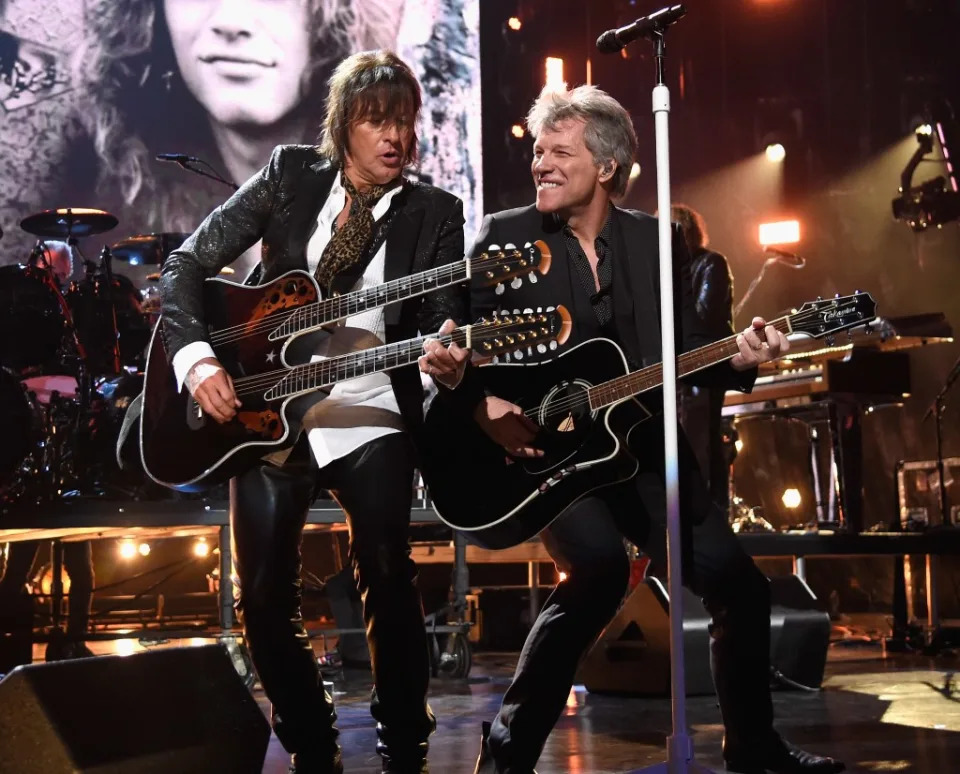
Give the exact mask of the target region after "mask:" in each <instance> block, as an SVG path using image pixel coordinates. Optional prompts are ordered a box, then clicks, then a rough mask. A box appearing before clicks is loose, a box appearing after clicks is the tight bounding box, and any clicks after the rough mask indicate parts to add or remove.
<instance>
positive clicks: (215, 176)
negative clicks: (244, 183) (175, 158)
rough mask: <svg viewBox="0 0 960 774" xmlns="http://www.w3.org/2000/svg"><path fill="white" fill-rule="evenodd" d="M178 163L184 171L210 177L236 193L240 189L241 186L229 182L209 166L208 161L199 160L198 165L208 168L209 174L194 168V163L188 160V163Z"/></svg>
mask: <svg viewBox="0 0 960 774" xmlns="http://www.w3.org/2000/svg"><path fill="white" fill-rule="evenodd" d="M177 163H178V165H179V166H181V167H182V168H183V169H186V170H189V171H190V172H193V173H195V174H197V175H200V176H201V177H209V178H210V179H211V180H216V181H217V182H218V183H223V184H224V185H225V186H227V187H228V188H232V189H233V190H234V191H236V190H237V189H239V188H240V186H238V185H237V184H236V183H232V182H230V181H229V180H227V179H226V178H225V177H224V176H223V175H221V174H220V173H219V172H217V170H215V169H214V168H213V167H212V166H210V165H209V164H208V163H207V162H206V161H204V160H203V159H197V163H199V164H203V165H204V166H205V167H207V169H209V170H210V171H209V172H207V171H206V170H203V169H199V168H197V167H194V166H192V163H193V162H192V161H190V160H188V161H179V162H177Z"/></svg>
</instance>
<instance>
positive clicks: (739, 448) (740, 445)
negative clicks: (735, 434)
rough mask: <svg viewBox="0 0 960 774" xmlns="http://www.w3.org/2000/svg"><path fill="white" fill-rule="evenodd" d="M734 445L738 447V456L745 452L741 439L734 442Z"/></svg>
mask: <svg viewBox="0 0 960 774" xmlns="http://www.w3.org/2000/svg"><path fill="white" fill-rule="evenodd" d="M733 445H734V447H736V449H737V453H738V454H739V453H740V452H742V451H743V441H742V440H741V439H739V438H738V439H737V440H736V441H734V442H733Z"/></svg>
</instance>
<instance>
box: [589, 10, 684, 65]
mask: <svg viewBox="0 0 960 774" xmlns="http://www.w3.org/2000/svg"><path fill="white" fill-rule="evenodd" d="M686 13H687V9H686V8H684V7H683V6H682V5H670V6H667V7H666V8H661V9H660V10H659V11H655V12H654V13H652V14H650V15H649V16H641V17H640V18H639V19H637V20H636V21H635V22H633V23H632V24H628V25H627V26H625V27H620V28H619V29H615V30H607V31H606V32H604V33H603V34H602V35H601V36H600V37H599V38H597V50H598V51H600V53H602V54H616V53H617V52H618V51H619V50H620V49H621V48H623V47H624V46H626V45H627V44H628V43H630V42H631V41H634V40H636V39H637V38H645V37H648V36H649V35H651V34H653V33H657V32H663V31H664V30H665V29H666V28H667V27H669V26H670V25H671V24H673V23H674V22H676V21H679V20H680V19H681V18H683V17H684V16H685V15H686Z"/></svg>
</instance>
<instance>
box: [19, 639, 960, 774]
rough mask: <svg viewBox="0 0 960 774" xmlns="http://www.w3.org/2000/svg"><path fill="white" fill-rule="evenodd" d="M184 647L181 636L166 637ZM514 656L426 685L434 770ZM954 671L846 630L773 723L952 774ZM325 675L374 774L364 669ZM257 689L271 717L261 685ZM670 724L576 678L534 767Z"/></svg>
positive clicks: (483, 708) (641, 753) (888, 761)
mask: <svg viewBox="0 0 960 774" xmlns="http://www.w3.org/2000/svg"><path fill="white" fill-rule="evenodd" d="M854 631H855V632H856V633H860V632H863V631H864V628H863V627H862V626H858V627H856V629H855V630H854ZM837 634H838V630H837V629H835V635H837ZM840 634H841V635H842V634H843V632H842V630H841V631H840ZM124 642H126V643H128V644H127V645H124V644H123V643H124ZM192 643H193V644H196V643H199V640H193V641H192ZM185 644H190V643H188V641H183V640H180V641H178V640H171V641H169V642H168V643H167V645H185ZM91 645H92V648H93V650H94V651H96V652H97V653H115V652H126V653H129V652H135V651H137V650H140V645H139V644H137V643H136V642H134V641H119V642H95V643H91ZM317 646H318V647H319V642H317ZM516 657H517V654H516V653H503V654H491V653H481V654H477V655H476V656H475V659H474V664H473V668H472V669H471V671H470V676H469V677H468V678H467V679H466V680H454V679H443V678H438V679H435V680H434V681H433V682H432V684H431V688H430V705H431V707H432V708H433V710H434V712H435V713H436V715H437V720H438V724H439V727H438V729H437V733H436V734H435V735H434V736H433V737H432V738H431V744H430V768H431V771H432V772H434V774H470V772H472V771H473V765H474V762H475V760H476V755H477V751H478V747H479V738H480V723H481V721H482V720H487V719H490V718H491V717H492V716H493V715H494V713H495V712H496V710H497V708H498V706H499V704H500V698H501V696H502V694H503V691H504V690H505V689H506V687H507V684H508V682H509V678H510V675H511V673H512V670H513V667H514V664H515V663H516ZM42 658H43V651H42V648H41V647H40V646H36V647H35V659H37V660H39V659H42ZM956 668H957V660H956V658H955V657H951V656H949V655H941V656H938V657H936V658H929V657H925V656H922V655H896V656H889V655H888V656H886V657H885V656H884V654H883V652H882V649H881V647H880V645H879V644H877V642H876V641H874V642H873V643H868V642H858V638H857V637H853V638H851V639H847V640H845V641H842V642H839V643H835V644H833V645H832V646H831V648H830V657H829V662H828V664H827V676H826V679H825V681H824V690H823V691H822V692H820V693H806V692H802V691H796V690H791V691H776V692H775V693H774V706H775V709H776V714H777V727H778V728H779V729H780V730H781V731H782V732H783V733H784V735H785V736H787V738H789V739H790V740H791V741H793V742H795V743H797V744H800V745H802V746H804V747H807V748H809V749H811V750H814V751H817V752H821V753H826V754H830V755H833V756H836V757H839V758H841V759H843V760H844V761H845V762H846V763H847V766H848V770H849V771H851V772H906V773H907V774H950V773H951V772H954V771H957V770H958V765H957V761H958V760H960V692H958V690H957V688H956V686H955V685H954V673H955V670H956ZM333 679H334V690H335V696H336V701H337V713H338V715H339V721H338V725H339V728H340V732H341V736H340V740H341V743H342V746H343V750H344V763H345V765H346V770H347V771H348V772H350V773H351V774H379V772H380V766H379V759H378V757H377V756H376V754H375V752H374V745H375V741H376V740H375V734H374V729H373V721H372V719H371V717H370V713H369V704H368V703H369V691H370V673H369V671H367V670H362V669H347V670H344V671H343V672H342V673H339V674H337V675H336V676H334V678H333ZM255 696H256V697H257V699H258V701H259V703H260V706H261V707H262V708H263V710H264V713H266V714H269V704H268V702H267V700H266V697H265V696H264V695H263V692H262V691H261V690H259V687H258V688H257V689H256V690H255ZM687 710H688V722H689V724H690V727H691V729H692V732H693V739H694V743H695V745H696V749H697V759H698V761H699V762H701V763H703V764H705V765H708V766H711V767H713V768H715V769H717V770H718V771H722V759H721V757H720V740H721V736H722V728H721V725H720V713H719V710H718V709H717V706H716V702H715V700H714V699H713V698H712V697H696V698H690V699H689V700H688V704H687ZM669 732H670V703H669V701H668V700H667V699H647V698H622V697H609V696H598V695H594V694H590V693H588V692H587V691H585V690H584V689H583V688H582V686H577V687H575V689H574V691H572V692H571V694H570V697H569V700H568V702H567V708H566V710H565V712H564V714H563V716H562V717H561V718H560V721H559V722H558V723H557V726H556V728H555V730H554V732H553V733H552V734H551V736H550V739H549V740H548V742H547V745H546V749H545V750H544V753H543V757H542V758H541V760H540V763H539V765H538V767H537V770H538V772H540V774H607V773H610V774H613V773H614V772H616V773H617V774H621V773H622V772H627V771H630V770H632V769H635V768H639V767H642V766H645V765H648V764H653V763H656V762H658V761H661V760H662V759H663V750H664V740H665V737H666V735H667V734H668V733H669ZM288 765H289V756H288V755H287V754H286V753H285V752H284V750H283V748H282V747H281V746H280V743H279V742H278V741H277V739H276V738H275V737H271V741H270V747H269V750H268V753H267V758H266V761H265V764H264V768H263V774H286V772H287V766H288Z"/></svg>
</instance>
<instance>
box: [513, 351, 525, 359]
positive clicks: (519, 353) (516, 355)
mask: <svg viewBox="0 0 960 774" xmlns="http://www.w3.org/2000/svg"><path fill="white" fill-rule="evenodd" d="M513 359H514V360H523V350H522V349H515V350H514V351H513Z"/></svg>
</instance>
